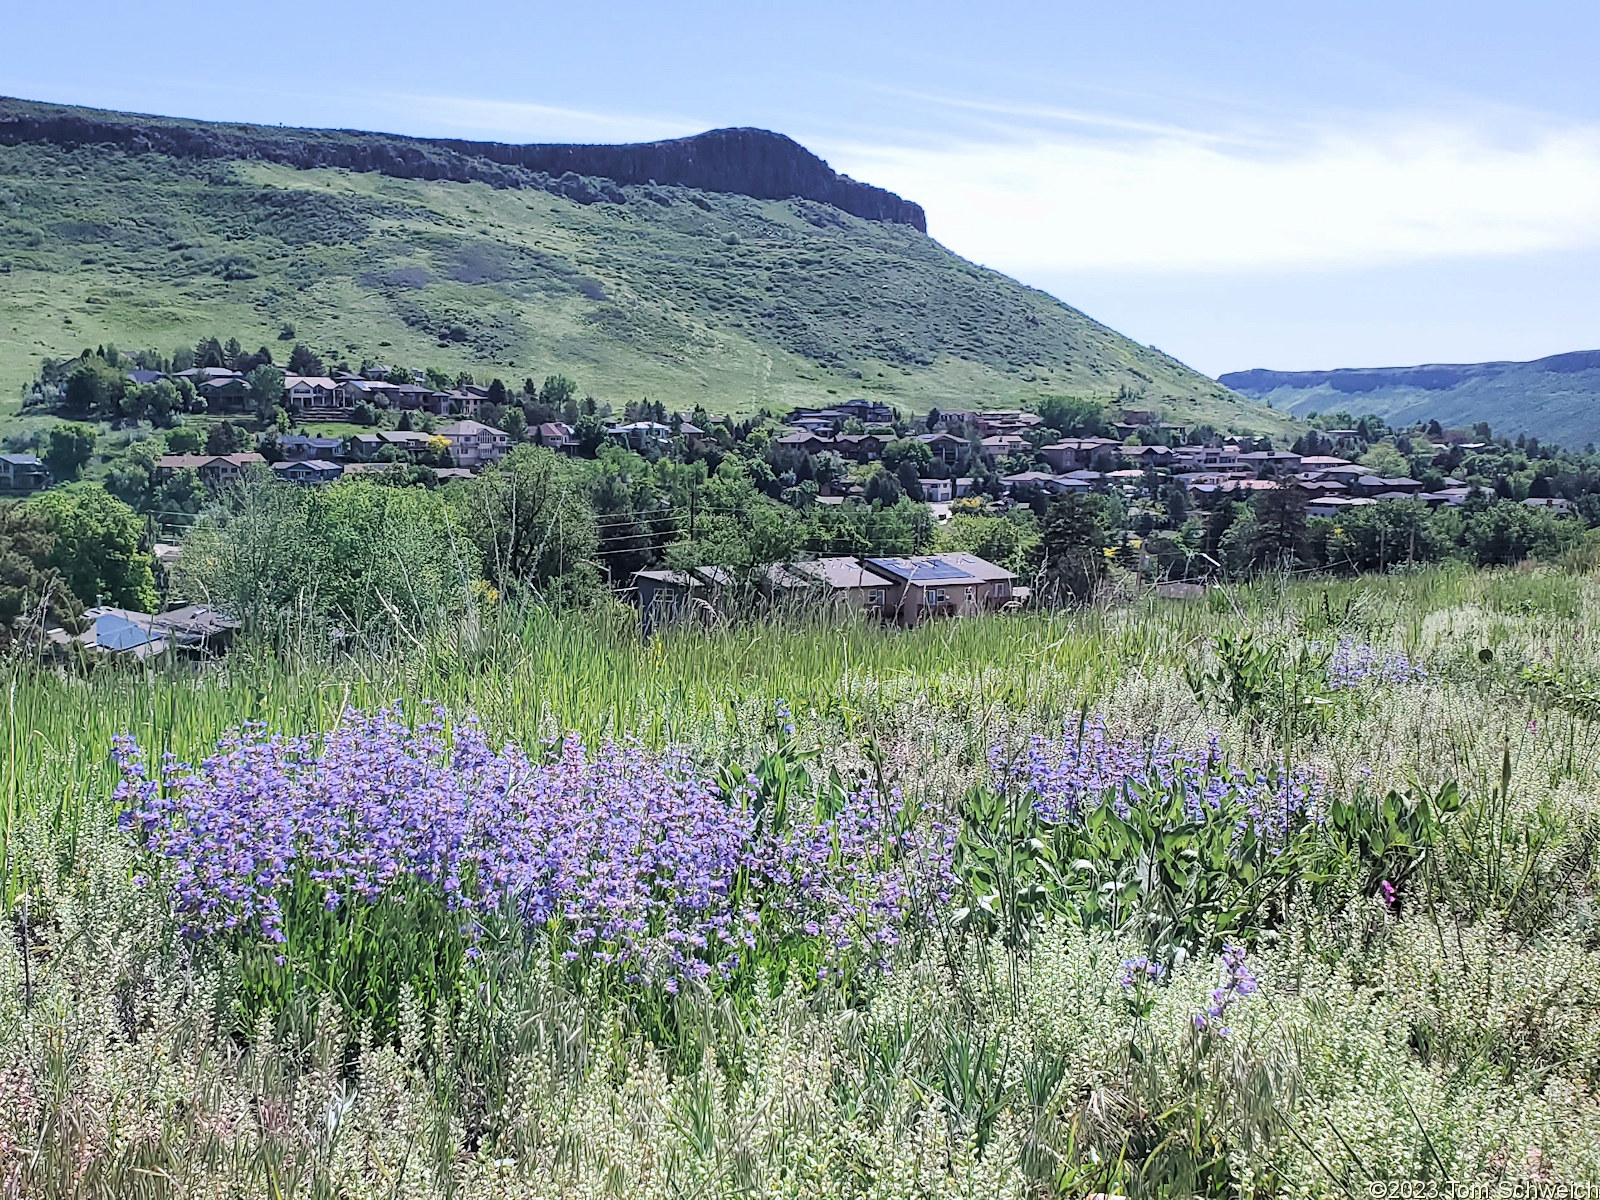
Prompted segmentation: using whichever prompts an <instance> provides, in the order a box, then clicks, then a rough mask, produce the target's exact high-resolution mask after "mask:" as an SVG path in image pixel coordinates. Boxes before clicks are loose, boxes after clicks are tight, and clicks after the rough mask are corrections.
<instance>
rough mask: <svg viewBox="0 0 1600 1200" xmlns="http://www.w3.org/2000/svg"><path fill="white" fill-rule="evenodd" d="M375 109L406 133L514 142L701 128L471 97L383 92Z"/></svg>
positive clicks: (620, 137)
mask: <svg viewBox="0 0 1600 1200" xmlns="http://www.w3.org/2000/svg"><path fill="white" fill-rule="evenodd" d="M370 99H371V102H372V103H374V104H376V105H381V106H386V107H392V109H393V110H394V111H395V112H396V113H397V114H402V113H403V114H405V115H406V118H407V125H408V127H410V128H416V127H428V128H434V129H453V130H460V131H463V132H464V133H467V134H469V135H483V134H491V133H492V134H500V135H503V136H504V137H506V138H508V139H511V140H514V141H526V142H537V141H560V142H572V141H585V140H593V141H655V140H657V139H660V138H672V137H684V136H686V135H688V134H691V133H699V132H701V131H702V130H704V129H705V128H706V126H705V125H704V124H702V123H698V122H696V121H694V120H692V119H690V118H685V117H677V116H662V115H657V114H636V113H617V112H602V111H597V110H592V109H579V108H565V107H561V106H557V105H550V104H533V103H527V102H523V101H513V100H493V99H484V98H481V97H475V96H445V95H429V94H421V95H418V94H410V93H395V92H384V93H376V94H374V95H372V96H371V97H370Z"/></svg>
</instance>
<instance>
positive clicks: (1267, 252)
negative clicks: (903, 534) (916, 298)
mask: <svg viewBox="0 0 1600 1200" xmlns="http://www.w3.org/2000/svg"><path fill="white" fill-rule="evenodd" d="M828 155H829V158H830V159H831V160H832V161H833V162H834V164H835V165H836V166H838V167H840V168H841V169H843V170H847V171H848V172H849V173H850V174H852V175H854V176H856V177H857V178H862V179H868V180H871V181H872V182H874V183H879V184H882V185H883V186H885V187H890V188H893V189H894V190H896V191H898V192H900V193H901V194H903V195H906V196H909V197H912V198H914V199H916V200H918V201H920V202H921V203H923V204H924V205H925V206H926V208H927V210H928V219H929V229H930V232H932V233H933V234H934V236H936V237H938V238H939V239H940V240H941V241H944V242H945V243H946V244H948V245H950V246H952V247H953V248H954V249H956V250H958V251H960V252H961V253H963V254H965V255H967V256H968V257H971V258H974V259H977V260H978V261H981V262H984V263H987V264H989V265H991V266H995V267H999V268H1001V269H1005V270H1012V271H1019V272H1022V273H1024V274H1025V275H1026V274H1032V273H1035V272H1039V271H1057V272H1059V271H1063V270H1073V269H1105V268H1121V269H1133V270H1145V269H1148V270H1161V271H1174V270H1176V271H1261V270H1282V269H1304V268H1312V269H1327V268H1340V267H1367V266H1375V265H1385V264H1394V263H1404V262H1415V261H1427V260H1439V259H1449V258H1468V257H1482V256H1493V255H1513V254H1523V253H1530V252H1539V251H1549V250H1559V249H1565V248H1579V247H1589V246H1595V245H1600V129H1596V128H1593V127H1590V126H1584V125H1566V126H1547V127H1545V128H1542V129H1536V130H1533V131H1528V132H1524V133H1523V134H1522V136H1521V137H1520V138H1518V139H1516V140H1508V139H1507V138H1506V137H1505V136H1504V130H1503V128H1499V127H1496V126H1495V125H1494V124H1493V123H1490V122H1482V123H1473V122H1469V121H1464V120H1449V119H1443V118H1437V117H1431V116H1424V115H1406V116H1391V117H1388V118H1384V119H1377V118H1363V119H1360V120H1351V121H1348V122H1344V123H1339V124H1324V125H1322V126H1320V127H1318V126H1315V125H1312V126H1302V127H1301V128H1298V129H1295V130H1293V131H1289V132H1286V133H1284V134H1281V135H1280V136H1279V138H1278V140H1277V142H1276V144H1274V142H1273V140H1272V139H1271V138H1262V137H1261V136H1259V135H1247V136H1243V137H1235V136H1231V135H1211V134H1206V133H1201V134H1195V133H1194V132H1192V131H1187V130H1178V129H1174V128H1168V129H1156V130H1149V129H1144V128H1140V129H1130V130H1128V131H1127V132H1126V136H1121V137H1115V136H1112V137H1107V136H1103V135H1102V136H1093V137H1090V136H1073V135H1072V134H1071V132H1070V131H1063V130H1060V129H1056V130H1046V129H1039V128H1027V129H1014V130H1012V131H1011V133H1010V135H1009V136H1008V137H1006V138H1004V139H995V140H975V139H965V140H963V141H961V142H959V143H956V144H951V145H948V146H945V147H929V146H927V145H921V146H915V147H902V146H882V145H878V146H874V145H867V144H849V143H841V144H838V145H833V146H830V147H828Z"/></svg>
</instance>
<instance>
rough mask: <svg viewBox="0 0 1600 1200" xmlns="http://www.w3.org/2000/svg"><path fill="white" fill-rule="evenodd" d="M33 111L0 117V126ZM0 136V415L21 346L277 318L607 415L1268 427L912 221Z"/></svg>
mask: <svg viewBox="0 0 1600 1200" xmlns="http://www.w3.org/2000/svg"><path fill="white" fill-rule="evenodd" d="M41 107H43V106H30V105H24V104H21V102H3V103H0V134H4V132H5V121H6V119H7V118H8V117H14V116H15V115H16V113H17V112H18V111H24V110H26V111H32V110H34V109H38V108H41ZM187 124H189V125H194V126H196V127H199V126H198V123H187ZM200 128H212V127H200ZM227 128H230V129H237V128H241V127H227ZM244 128H250V127H244ZM13 132H14V131H13ZM271 132H272V133H273V134H275V135H278V136H286V135H289V134H294V133H297V132H300V131H271ZM263 135H264V134H263ZM308 136H309V135H308ZM327 136H328V137H332V138H337V139H344V140H346V141H348V140H349V139H357V140H359V139H363V138H371V139H373V140H374V143H375V144H386V143H385V142H384V139H383V138H382V136H381V135H368V134H337V135H327ZM768 136H770V135H768ZM8 140H9V142H10V144H0V270H4V271H5V272H6V273H5V274H4V275H0V396H4V397H6V398H7V399H6V400H5V401H4V403H5V406H6V407H5V408H4V409H3V410H0V412H7V413H8V412H11V411H14V409H13V408H12V407H11V406H12V405H14V403H15V401H14V400H11V399H10V397H14V396H15V395H16V394H17V391H18V389H19V388H20V386H21V385H22V384H23V383H24V382H25V380H26V378H28V377H30V376H31V374H32V372H33V371H34V369H35V367H36V365H37V361H38V359H39V358H40V357H42V356H44V355H54V356H57V357H60V356H63V355H66V354H76V353H77V352H79V351H80V350H82V349H83V347H85V346H92V345H98V344H101V343H104V342H107V341H110V342H114V343H116V344H117V345H119V346H122V347H124V348H134V347H142V346H152V345H153V346H160V347H170V345H176V344H181V343H185V342H188V343H192V342H193V341H194V340H195V339H196V338H197V337H201V336H206V335H210V334H214V333H217V332H218V331H223V332H226V333H233V332H235V331H237V333H238V336H239V337H240V338H241V340H246V341H253V340H254V339H259V340H260V341H261V342H264V343H267V344H274V339H276V338H277V337H278V335H279V334H280V332H281V331H282V330H283V328H284V326H285V325H292V326H293V327H294V328H295V330H296V333H297V335H298V337H299V338H300V339H301V340H304V341H307V342H309V343H311V344H312V345H314V346H315V347H316V348H318V349H320V350H325V351H328V352H330V353H331V354H333V355H334V356H335V357H343V358H349V359H352V360H359V359H360V358H361V357H363V356H371V357H374V358H377V359H379V360H388V361H399V362H406V363H418V362H427V363H433V364H436V365H438V366H440V367H441V368H444V369H449V370H459V369H469V370H479V371H481V370H482V369H483V366H484V364H485V363H492V364H494V366H495V367H496V368H503V370H504V373H505V374H506V375H507V377H508V378H509V377H512V376H513V375H514V374H515V373H516V372H523V373H525V374H536V373H539V372H544V371H551V370H561V371H565V372H567V373H569V374H573V375H575V376H577V377H578V378H580V379H582V380H583V381H584V383H585V386H586V387H588V388H590V389H591V390H593V391H594V392H595V394H596V395H599V396H602V397H603V398H606V399H611V400H613V401H623V400H629V399H636V398H638V397H639V396H650V397H651V398H661V399H666V400H669V401H670V402H672V403H675V404H678V403H681V404H693V403H696V402H698V403H704V404H706V405H707V406H708V407H710V408H713V409H723V410H739V409H749V408H753V407H755V406H758V405H760V404H765V403H815V402H817V401H819V400H824V399H826V398H827V396H828V395H829V394H836V395H840V396H843V395H850V394H866V395H880V396H883V397H884V398H886V399H889V400H891V401H892V402H894V403H897V404H900V405H902V406H905V407H908V408H913V409H925V408H928V407H931V406H934V405H938V406H941V407H945V408H950V407H971V406H974V405H985V404H990V405H992V404H1013V405H1014V404H1017V403H1021V402H1025V401H1027V400H1028V399H1030V398H1032V397H1035V396H1039V395H1045V394H1051V393H1058V392H1070V393H1077V394H1084V395H1096V396H1101V397H1112V396H1116V395H1117V394H1119V392H1122V391H1123V390H1124V389H1126V390H1127V392H1129V393H1131V394H1133V395H1134V396H1137V397H1139V400H1138V403H1140V404H1142V405H1145V406H1162V407H1165V408H1167V409H1169V410H1170V412H1171V415H1172V417H1173V419H1176V420H1180V421H1184V422H1186V423H1191V424H1192V423H1195V422H1197V421H1201V420H1207V421H1212V422H1214V423H1217V424H1219V425H1235V426H1238V427H1240V428H1257V429H1266V430H1275V429H1277V428H1278V427H1279V426H1281V425H1282V420H1281V418H1279V417H1278V416H1277V415H1276V414H1274V413H1272V412H1270V411H1269V410H1267V409H1265V408H1263V407H1261V406H1258V405H1254V404H1251V403H1249V402H1246V401H1243V400H1242V399H1241V398H1240V397H1238V396H1237V395H1235V394H1234V393H1231V392H1229V391H1227V390H1226V389H1225V388H1222V387H1221V386H1220V385H1218V384H1216V383H1215V382H1214V381H1211V380H1209V379H1206V378H1205V377H1203V376H1201V375H1199V374H1197V373H1195V372H1193V371H1191V370H1189V369H1188V368H1186V367H1184V366H1183V365H1182V364H1181V363H1178V362H1176V361H1175V360H1173V359H1170V358H1168V357H1167V356H1165V355H1163V354H1161V353H1159V352H1158V351H1155V350H1152V349H1149V348H1146V347H1142V346H1139V345H1137V344H1136V343H1134V342H1132V341H1130V340H1128V339H1126V338H1124V337H1122V336H1121V335H1119V334H1117V333H1115V332H1114V331H1112V330H1110V329H1107V328H1106V327H1105V326H1103V325H1100V324H1098V323H1097V322H1095V321H1093V320H1091V319H1089V318H1088V317H1086V316H1085V315H1083V314H1082V313H1080V312H1078V311H1076V310H1075V309H1072V308H1070V307H1068V306H1067V305H1064V304H1062V303H1061V302H1060V301H1058V300H1056V299H1055V298H1053V297H1051V296H1048V295H1046V294H1044V293H1043V292H1039V291H1035V290H1033V289H1030V288H1026V287H1024V286H1022V285H1021V284H1018V283H1017V282H1016V281H1014V280H1012V279H1009V278H1007V277H1006V276H1003V275H1000V274H998V273H996V272H993V271H988V270H985V269H983V268H980V267H977V266H975V265H973V264H971V263H969V262H966V261H965V260H963V259H961V258H959V257H957V256H956V255H954V254H951V253H950V252H949V251H948V250H946V249H945V248H944V247H942V246H940V245H939V244H938V243H937V242H934V241H933V240H931V239H929V238H928V237H927V236H926V235H925V234H923V233H921V232H920V231H919V230H918V229H917V228H916V227H915V226H914V225H913V224H910V223H902V222H897V221H889V220H869V219H864V218H862V217H858V216H854V215H851V214H850V213H848V212H845V211H843V210H842V209H840V208H837V207H834V206H833V205H832V204H827V203H823V202H821V201H818V200H813V199H804V198H793V199H763V198H758V197H756V196H751V195H743V194H737V193H734V192H727V191H705V190H698V189H694V188H688V187H680V186H657V185H651V184H649V183H643V184H628V185H622V186H619V185H616V184H614V183H611V182H608V181H604V180H590V179H579V178H578V177H576V176H564V177H561V178H560V179H555V180H552V179H551V178H550V177H549V176H548V175H532V174H529V173H528V172H526V171H522V172H521V174H517V173H516V172H514V171H512V172H511V174H509V175H503V176H495V175H493V174H492V172H488V170H487V168H486V170H485V173H484V174H483V175H482V179H487V180H488V181H487V182H485V181H481V180H480V179H479V177H478V176H471V175H470V173H468V175H469V177H468V179H467V181H465V182H462V181H455V180H445V179H420V178H399V177H396V176H394V175H390V174H384V173H381V172H379V171H351V170H347V169H343V168H327V167H321V168H310V169H307V168H303V167H299V166H295V165H290V164H288V163H284V162H274V161H266V160H264V159H262V158H259V157H250V158H233V159H229V158H215V157H211V158H198V159H196V158H189V157H181V156H175V155H171V154H166V153H156V152H150V151H144V150H141V149H139V146H138V145H137V144H131V145H104V144H102V145H63V144H58V143H56V142H51V141H48V140H43V141H41V140H34V141H29V140H26V139H25V138H21V137H18V136H10V137H9V138H8V137H6V136H0V142H7V141H8ZM391 140H392V139H391ZM779 140H780V141H785V142H786V139H779ZM340 144H341V145H342V144H343V142H341V143H340ZM787 144H789V145H793V144H792V143H787ZM510 149H515V148H510ZM795 150H796V151H799V147H795ZM801 153H803V151H802V152H801ZM496 169H497V170H502V171H503V172H504V171H511V168H496ZM519 170H520V169H519ZM836 178H837V177H836ZM574 179H576V180H577V182H576V183H574V182H573V180H574ZM564 192H565V193H571V195H570V196H569V195H567V194H562V193H564ZM882 195H887V193H882ZM573 196H575V197H576V199H574V198H571V197H573ZM892 199H896V200H897V198H892ZM902 203H903V202H902ZM906 207H907V208H908V209H909V210H913V211H916V212H918V213H919V210H915V206H914V205H906Z"/></svg>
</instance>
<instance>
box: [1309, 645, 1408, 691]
mask: <svg viewBox="0 0 1600 1200" xmlns="http://www.w3.org/2000/svg"><path fill="white" fill-rule="evenodd" d="M1427 678H1428V672H1427V671H1426V670H1425V669H1424V668H1423V667H1422V665H1421V664H1420V663H1418V662H1415V661H1414V660H1412V659H1411V658H1410V657H1409V656H1408V655H1407V654H1406V653H1405V652H1404V651H1400V650H1394V651H1382V650H1379V649H1377V648H1376V647H1373V646H1366V645H1362V644H1360V643H1357V642H1353V641H1350V640H1349V639H1348V638H1346V639H1344V640H1342V641H1340V642H1339V644H1338V645H1337V646H1335V647H1334V649H1333V653H1332V654H1331V655H1330V656H1329V658H1328V686H1329V687H1330V688H1333V689H1334V690H1335V691H1339V690H1344V689H1349V688H1354V687H1360V686H1361V685H1363V684H1380V683H1387V684H1406V683H1420V682H1422V681H1424V680H1426V679H1427Z"/></svg>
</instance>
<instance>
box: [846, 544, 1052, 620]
mask: <svg viewBox="0 0 1600 1200" xmlns="http://www.w3.org/2000/svg"><path fill="white" fill-rule="evenodd" d="M861 565H862V566H863V567H864V568H866V569H867V570H869V571H871V572H872V573H873V574H875V575H877V576H879V577H881V578H882V579H884V580H885V581H886V583H887V585H888V586H887V588H886V589H885V594H884V604H883V609H882V612H883V618H884V620H886V621H891V622H893V623H894V624H897V625H920V624H922V623H923V622H924V621H930V620H934V619H936V618H939V617H975V616H977V615H978V614H979V613H984V612H995V611H998V610H1000V609H1005V608H1014V607H1016V606H1017V605H1019V604H1020V603H1021V602H1022V600H1024V599H1025V598H1026V592H1025V590H1023V589H1019V588H1017V587H1016V576H1015V575H1013V574H1012V573H1011V572H1010V571H1008V570H1006V569H1005V568H1004V567H1001V566H997V565H996V564H994V563H992V562H989V561H987V560H985V559H982V558H979V557H978V556H977V555H976V554H919V555H915V556H914V557H911V558H863V559H862V560H861Z"/></svg>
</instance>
